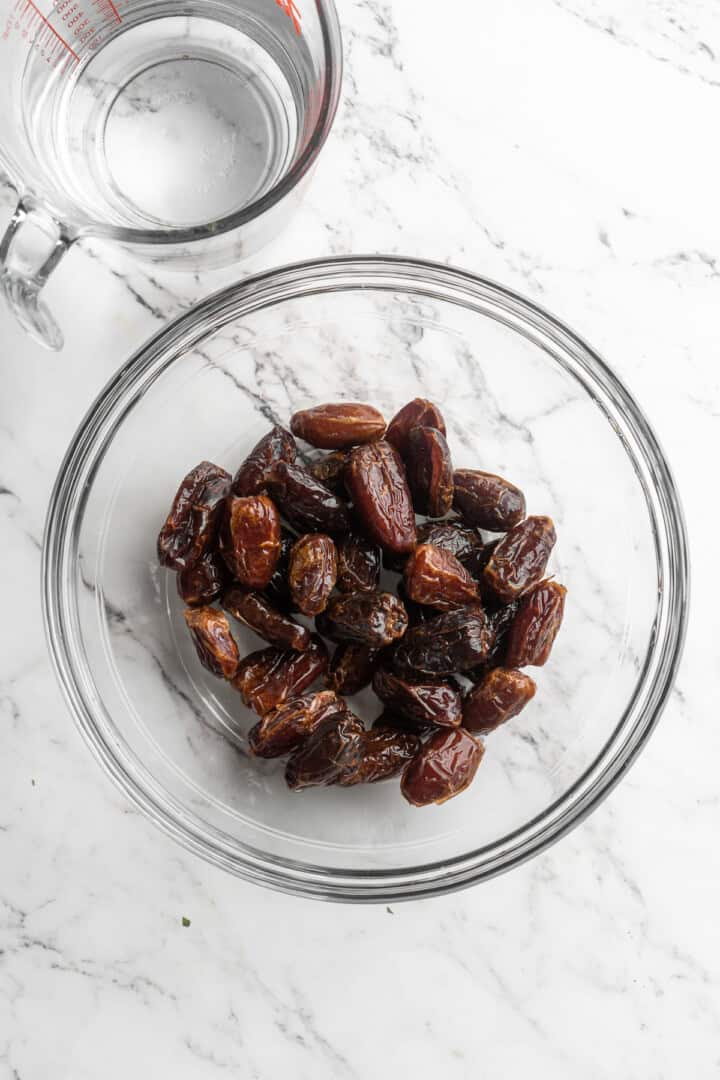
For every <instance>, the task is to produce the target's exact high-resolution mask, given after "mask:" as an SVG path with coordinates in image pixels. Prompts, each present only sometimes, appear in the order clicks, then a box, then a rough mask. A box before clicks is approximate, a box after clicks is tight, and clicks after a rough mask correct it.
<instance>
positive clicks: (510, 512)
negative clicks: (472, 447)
mask: <svg viewBox="0 0 720 1080" xmlns="http://www.w3.org/2000/svg"><path fill="white" fill-rule="evenodd" d="M453 482H454V487H455V494H454V500H453V505H454V507H455V509H456V510H457V512H458V513H459V514H460V515H461V516H462V518H463V519H464V520H465V521H466V522H467V523H468V524H469V525H477V526H478V527H479V528H481V529H489V530H490V531H491V532H507V531H508V529H512V527H513V526H514V525H517V524H518V523H519V522H521V521H522V519H523V518H524V517H525V496H524V495H523V493H522V491H521V490H520V488H517V487H515V485H514V484H511V483H510V481H509V480H503V478H502V477H501V476H495V474H494V473H489V472H481V471H480V470H479V469H456V471H455V475H454V477H453Z"/></svg>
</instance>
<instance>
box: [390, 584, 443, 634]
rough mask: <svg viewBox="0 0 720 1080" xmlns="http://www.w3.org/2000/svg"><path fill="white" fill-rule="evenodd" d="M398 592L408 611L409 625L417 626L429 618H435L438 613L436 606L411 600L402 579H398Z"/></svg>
mask: <svg viewBox="0 0 720 1080" xmlns="http://www.w3.org/2000/svg"><path fill="white" fill-rule="evenodd" d="M397 594H398V596H399V597H400V599H401V600H402V602H403V607H404V608H405V610H406V611H407V615H408V626H417V625H418V624H419V623H424V622H427V621H428V619H434V618H435V616H436V615H437V611H435V609H434V608H431V607H423V605H422V604H416V603H415V601H414V600H411V599H410V597H409V596H408V594H407V590H406V588H405V585H404V583H403V582H402V581H398V585H397Z"/></svg>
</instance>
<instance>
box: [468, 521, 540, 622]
mask: <svg viewBox="0 0 720 1080" xmlns="http://www.w3.org/2000/svg"><path fill="white" fill-rule="evenodd" d="M554 546H555V526H554V525H553V523H552V520H551V519H550V518H549V517H529V518H526V519H525V521H521V522H520V524H519V525H516V526H515V527H514V528H513V529H511V530H510V532H509V533H508V534H507V535H506V536H504V537H503V538H502V540H500V541H499V542H498V544H497V546H496V547H495V549H494V551H493V553H492V555H491V556H490V561H489V562H488V564H487V566H486V567H485V569H484V571H483V584H484V585H485V586H487V588H489V589H490V590H491V591H492V592H494V593H495V595H496V596H498V597H499V598H500V599H501V600H504V601H505V602H506V603H509V602H510V601H511V600H515V599H516V598H517V597H518V596H522V594H523V593H524V592H527V590H528V589H531V588H532V587H533V585H536V584H537V582H538V581H540V579H541V578H542V576H543V574H544V573H545V568H546V566H547V564H548V559H549V558H550V553H551V551H552V549H553V547H554Z"/></svg>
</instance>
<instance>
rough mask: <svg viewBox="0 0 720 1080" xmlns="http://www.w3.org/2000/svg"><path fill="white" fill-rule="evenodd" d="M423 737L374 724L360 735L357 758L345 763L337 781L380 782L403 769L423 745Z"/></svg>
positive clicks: (351, 783) (344, 783)
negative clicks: (421, 738)
mask: <svg viewBox="0 0 720 1080" xmlns="http://www.w3.org/2000/svg"><path fill="white" fill-rule="evenodd" d="M421 745H422V744H421V742H420V739H419V738H418V737H417V735H415V734H412V733H410V732H403V731H394V730H392V729H388V728H386V729H381V728H374V729H373V730H372V731H365V732H363V733H362V735H361V736H360V748H359V753H358V757H357V760H355V761H354V762H353V763H352V764H351V765H347V766H345V768H344V769H342V771H341V772H340V775H339V776H338V778H337V780H336V783H337V784H340V786H341V787H353V786H354V785H355V784H377V783H379V781H381V780H389V779H390V777H392V776H397V775H398V773H400V772H402V770H403V769H404V768H405V766H406V765H407V764H408V762H410V761H412V759H413V758H414V757H415V755H416V754H417V753H418V752H419V750H420V748H421Z"/></svg>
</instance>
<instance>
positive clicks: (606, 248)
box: [0, 0, 720, 1080]
mask: <svg viewBox="0 0 720 1080" xmlns="http://www.w3.org/2000/svg"><path fill="white" fill-rule="evenodd" d="M342 8H343V11H342V20H343V26H344V32H345V50H346V59H347V70H346V77H345V85H344V95H343V102H342V105H341V110H340V114H339V116H338V119H337V122H336V126H335V129H334V132H333V134H332V136H331V139H330V143H329V145H328V147H327V148H326V151H325V153H324V155H323V158H322V161H321V164H320V168H319V170H318V173H317V177H316V180H315V184H314V186H313V188H312V189H311V192H310V195H309V197H308V200H307V202H306V204H305V206H304V208H303V210H302V212H301V213H300V214H299V215H298V217H297V219H296V220H295V222H294V223H293V225H292V226H291V228H290V230H289V231H288V232H287V233H286V234H285V235H284V236H283V237H282V239H281V240H280V241H279V242H277V243H275V244H274V245H273V246H272V247H270V248H268V249H266V250H265V251H263V252H262V253H261V254H260V255H259V256H257V257H256V258H254V259H253V261H252V263H251V264H249V265H248V266H246V267H245V268H244V269H245V270H248V271H250V270H254V269H260V268H264V267H269V266H272V265H276V264H278V263H281V262H285V261H289V260H291V259H295V258H300V257H303V256H310V255H316V254H323V253H331V252H343V253H344V252H360V251H391V252H401V253H406V254H412V255H424V256H429V257H432V258H437V259H443V260H448V261H451V262H454V263H457V264H459V265H461V266H467V267H469V268H471V269H474V270H477V271H479V272H481V273H484V274H487V275H489V276H491V277H495V278H497V279H498V280H500V281H502V282H504V283H506V284H509V285H511V286H514V287H516V288H518V289H521V290H522V291H524V292H526V293H527V294H529V295H530V296H531V297H533V298H536V299H537V300H538V301H539V302H540V303H542V304H544V305H545V306H547V307H548V308H550V309H551V310H552V311H554V312H556V313H557V314H558V315H560V316H562V317H564V318H565V319H566V320H567V321H568V322H570V323H571V325H572V326H574V327H575V328H576V329H578V330H579V331H580V332H581V333H583V334H584V335H585V336H586V337H587V338H588V339H589V340H591V341H592V342H593V343H594V344H595V345H596V346H598V347H599V348H600V350H601V351H603V352H604V354H605V355H606V357H607V358H608V360H609V361H610V363H611V364H612V365H613V366H614V367H615V369H616V370H617V371H619V372H620V373H621V375H622V376H623V378H624V379H625V380H626V382H627V383H628V385H629V386H630V388H631V389H632V390H633V391H634V393H635V394H636V395H637V397H638V398H639V399H640V401H641V402H642V403H643V405H644V407H645V409H646V411H647V414H648V415H649V417H650V419H651V420H652V422H653V423H654V425H655V427H656V430H657V431H658V433H659V435H660V438H661V441H662V442H663V444H664V446H665V448H666V451H667V453H668V456H669V458H670V461H671V463H672V465H673V467H674V470H675V474H676V478H677V480H678V483H679V486H680V490H681V494H682V496H683V500H684V504H685V509H686V513H687V518H688V525H689V531H690V540H691V549H692V560H693V576H694V586H695V588H694V602H693V613H692V618H691V624H690V633H689V637H688V644H687V649H686V654H685V660H684V663H683V668H682V671H681V676H680V679H679V682H678V685H677V688H676V691H675V693H674V695H673V699H672V702H671V704H670V706H669V708H668V710H667V712H666V714H665V717H664V719H663V721H662V723H661V725H660V727H659V729H658V731H657V732H656V734H655V735H654V737H653V738H652V740H651V742H650V744H649V745H648V747H647V749H646V750H645V752H644V754H643V755H642V757H641V759H640V760H639V762H638V763H637V764H636V766H635V767H634V768H633V770H632V771H631V773H630V774H629V775H628V777H627V778H626V779H625V781H624V782H623V783H622V785H621V786H620V787H619V788H618V789H617V790H616V791H615V792H614V793H613V795H612V796H611V797H610V798H609V799H608V800H607V802H606V803H605V804H604V805H603V806H602V807H601V808H600V809H599V810H598V811H597V812H596V813H595V814H594V815H593V816H592V818H591V819H590V820H589V821H587V822H586V823H585V824H584V825H583V826H581V827H580V828H578V829H577V830H575V831H574V832H573V833H572V834H571V835H570V836H569V837H567V838H566V839H565V840H563V841H562V842H561V843H560V844H558V845H557V846H556V847H554V848H553V849H552V850H551V851H549V852H548V853H547V854H545V855H544V856H542V857H540V858H538V859H536V860H535V861H534V862H532V863H530V864H528V865H526V866H524V867H523V868H521V869H520V870H517V871H515V872H514V873H513V874H511V875H509V876H506V877H503V878H501V879H498V880H495V881H494V882H492V883H490V884H487V885H484V886H481V887H479V888H476V889H474V890H471V891H469V892H465V893H461V894H457V895H453V896H450V897H447V898H444V899H441V900H434V901H427V902H422V903H414V904H407V905H403V906H398V907H396V908H393V909H392V910H386V909H385V908H384V907H380V908H364V907H356V908H352V907H335V906H333V907H330V906H326V905H322V904H317V903H313V902H310V901H298V900H293V899H290V898H287V897H284V896H280V895H275V894H271V893H267V892H263V891H260V890H258V889H256V888H253V887H251V886H249V885H244V884H242V883H240V882H238V881H235V880H232V879H230V878H228V877H226V876H224V875H223V874H222V873H221V872H219V871H216V870H213V869H211V868H209V867H207V866H206V865H204V864H203V863H201V862H200V861H198V860H196V859H195V858H193V857H192V856H190V855H188V854H186V853H185V852H184V851H182V850H181V849H179V848H177V847H175V846H174V845H173V844H172V843H171V842H170V841H169V840H167V839H166V838H165V837H164V836H163V835H161V834H160V833H159V832H157V831H156V830H155V829H154V828H153V827H152V826H151V825H149V824H148V823H147V822H146V821H145V820H144V819H143V818H141V817H139V816H138V815H137V814H136V813H134V812H133V811H132V810H131V809H130V808H129V807H128V805H127V804H126V803H125V802H124V801H123V799H122V798H121V796H120V795H119V794H118V793H117V792H116V791H115V790H114V788H113V787H112V786H111V785H110V784H109V783H108V781H106V779H105V778H104V777H103V776H102V775H101V773H100V772H99V770H98V768H97V767H96V765H95V763H94V762H93V761H92V759H91V758H90V756H89V754H88V753H87V751H86V749H85V747H84V745H83V744H82V743H81V740H80V738H79V736H78V735H77V734H76V732H75V730H74V727H73V724H72V721H71V719H70V717H69V715H68V712H67V710H66V708H65V705H64V703H63V702H62V700H61V698H60V695H59V692H58V690H57V688H56V686H55V682H54V678H53V675H52V672H51V671H50V667H49V663H48V660H47V657H46V651H45V644H44V640H43V635H42V629H41V621H40V603H39V587H38V572H39V559H40V542H41V533H42V526H43V518H44V512H45V507H46V503H47V499H48V496H49V493H50V490H51V486H52V483H53V479H54V474H55V471H56V469H57V466H58V463H59V461H60V458H61V455H62V453H63V450H64V448H65V446H66V444H67V442H68V440H69V438H70V436H71V434H72V432H73V430H74V428H75V426H76V424H77V423H78V421H79V420H80V418H81V416H82V415H83V413H84V411H85V409H86V407H87V406H88V404H89V402H90V401H91V399H92V397H93V396H94V394H95V393H96V392H97V391H98V390H99V388H100V387H101V386H102V385H103V383H104V382H105V381H106V379H107V378H108V377H109V376H110V374H111V373H112V372H113V371H114V370H115V369H116V368H117V367H118V366H119V365H120V363H121V362H122V361H123V360H124V359H125V358H126V357H127V356H128V355H129V353H130V352H131V351H132V350H133V349H134V348H136V347H137V346H138V345H140V344H141V343H142V342H143V340H144V339H145V338H146V337H147V336H148V335H149V334H150V333H152V332H154V331H155V330H156V329H157V328H158V327H160V326H162V324H163V323H164V322H165V321H166V320H167V319H168V318H169V317H171V316H172V315H173V314H175V313H177V312H178V311H179V310H181V309H182V308H184V307H185V306H187V305H188V304H189V303H191V302H192V301H193V300H195V299H198V298H199V297H201V296H203V295H205V294H207V293H208V292H210V291H212V290H213V289H214V288H216V287H217V286H219V285H220V284H222V283H224V282H225V281H228V280H230V278H231V277H232V276H233V275H232V274H231V273H229V272H223V273H214V274H208V275H204V276H203V277H202V278H201V279H199V280H196V279H193V278H192V277H191V276H189V275H187V276H184V277H181V276H177V275H174V274H172V273H165V272H161V271H160V270H150V271H148V270H146V269H141V268H139V267H138V266H137V265H134V264H133V263H132V261H131V260H129V259H127V258H126V257H125V256H123V255H121V254H120V253H119V252H118V251H116V250H113V249H112V248H109V247H106V246H100V245H99V244H97V245H96V244H84V245H82V246H79V247H78V248H76V249H74V250H73V251H72V252H71V253H70V255H69V256H68V258H67V260H66V262H65V263H64V264H63V266H62V267H61V268H60V269H59V270H58V272H57V275H56V278H55V279H54V280H53V281H52V282H51V284H50V286H49V287H48V290H47V292H48V299H49V300H51V301H52V302H53V303H54V306H55V308H56V309H57V311H58V314H59V317H60V319H61V322H62V324H63V327H64V330H65V333H66V348H65V352H64V353H63V354H61V355H51V354H48V353H46V352H44V351H42V350H41V349H40V348H38V347H36V346H35V345H33V344H32V343H31V342H30V341H29V340H28V339H27V338H26V337H24V336H23V335H22V333H21V332H20V331H19V330H18V329H17V328H16V327H15V325H14V324H13V323H12V321H11V320H10V318H9V316H8V315H7V314H6V313H5V312H4V311H3V312H0V340H1V342H2V351H1V354H0V364H1V365H2V388H3V389H2V394H1V395H0V536H1V537H2V550H3V553H4V560H3V572H2V590H3V601H4V605H3V616H4V618H3V626H4V631H3V634H2V651H1V653H0V657H1V658H0V705H1V707H2V729H1V731H2V750H1V752H0V778H1V779H0V786H1V790H2V792H3V798H2V801H1V802H0V868H1V870H0V1078H1V1080H6V1078H7V1080H45V1078H46V1077H50V1076H52V1077H53V1078H54V1080H60V1078H68V1080H70V1078H72V1080H91V1078H92V1080H95V1078H99V1077H102V1078H103V1080H116V1078H117V1080H119V1078H120V1077H123V1078H124V1077H125V1076H127V1075H133V1076H137V1077H164V1076H172V1077H173V1078H174V1080H195V1078H203V1080H204V1078H208V1080H215V1078H216V1077H217V1078H219V1077H221V1076H227V1075H232V1076H237V1077H242V1078H245V1077H247V1078H251V1077H253V1078H255V1077H257V1078H259V1080H275V1078H276V1077H278V1076H291V1077H293V1078H295V1080H304V1078H308V1080H309V1078H312V1080H320V1078H323V1080H324V1078H325V1077H327V1078H333V1080H334V1078H341V1077H360V1078H363V1080H365V1078H371V1077H372V1078H375V1077H381V1076H390V1075H395V1074H396V1073H397V1072H402V1074H403V1075H411V1076H415V1077H421V1078H425V1077H428V1078H430V1077H435V1076H438V1075H441V1076H443V1077H444V1078H446V1080H459V1078H465V1077H471V1076H472V1077H476V1076H481V1077H483V1078H485V1080H495V1078H498V1080H500V1078H502V1080H514V1078H516V1077H517V1078H520V1077H524V1076H526V1075H528V1074H530V1075H533V1076H541V1077H553V1078H554V1080H555V1078H563V1080H565V1078H568V1080H577V1078H578V1077H582V1078H583V1080H591V1078H603V1080H605V1078H608V1080H610V1078H612V1080H640V1078H641V1080H676V1078H680V1077H683V1078H684V1077H686V1076H689V1077H693V1080H704V1078H711V1077H713V1078H714V1077H716V1076H717V1075H718V1070H719V1069H720V940H719V939H720V931H718V920H717V910H718V904H719V903H720V855H719V854H718V852H719V848H718V843H717V836H718V828H719V826H720V794H719V787H718V781H717V774H718V766H717V761H718V756H719V753H720V727H719V726H718V722H717V717H716V715H715V713H716V701H717V692H718V682H719V679H718V659H719V657H718V645H717V640H718V618H717V606H716V604H717V601H716V599H715V597H714V595H713V592H714V591H715V590H714V584H715V581H716V577H717V574H716V572H715V564H716V560H717V543H716V541H715V540H714V537H713V536H712V533H711V530H712V528H713V527H714V526H715V525H716V524H717V520H718V515H717V512H716V510H715V500H716V492H715V486H716V485H715V483H714V476H713V466H714V463H715V462H716V460H717V445H718V416H719V415H720V390H719V387H718V373H717V372H718V369H717V342H718V329H717V327H718V311H719V310H720V262H719V260H720V216H719V215H718V212H717V210H718V200H717V192H718V190H719V184H718V181H719V180H720V177H719V176H718V173H719V172H720V169H719V168H718V165H719V163H720V159H719V158H718V154H717V146H716V142H717V140H716V137H715V132H716V128H717V116H718V107H719V105H720V60H718V57H720V12H718V10H717V8H716V5H714V4H711V3H710V2H709V0H636V2H634V3H628V2H627V0H517V2H515V3H513V4H505V5H501V4H495V5H489V4H470V3H468V0H446V2H445V3H444V4H443V5H442V6H435V7H433V8H426V7H425V5H420V4H418V3H417V2H413V0H392V3H390V2H384V0H348V2H346V3H343V5H342ZM351 189H352V193H351ZM706 582H709V583H710V584H709V585H708V584H706ZM18 612H19V614H18ZM182 916H187V918H189V919H190V920H191V925H190V926H189V927H184V926H183V925H182V924H181V919H182Z"/></svg>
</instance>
